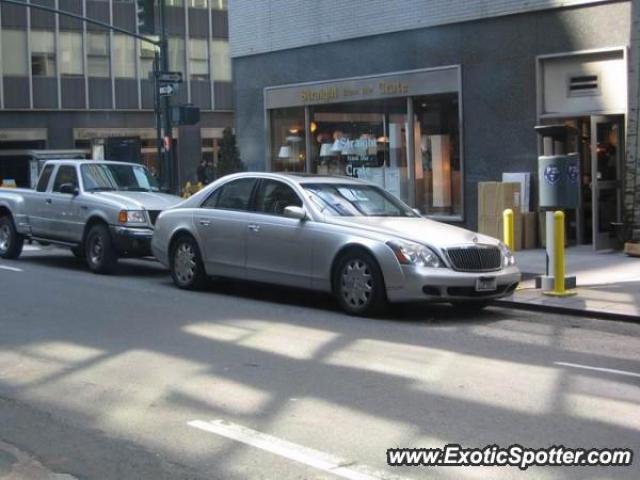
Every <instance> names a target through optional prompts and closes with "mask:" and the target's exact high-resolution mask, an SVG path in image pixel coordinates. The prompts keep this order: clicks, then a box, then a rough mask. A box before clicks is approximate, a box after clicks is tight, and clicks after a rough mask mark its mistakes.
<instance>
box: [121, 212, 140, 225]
mask: <svg viewBox="0 0 640 480" xmlns="http://www.w3.org/2000/svg"><path fill="white" fill-rule="evenodd" d="M118 223H147V216H146V215H145V213H144V210H120V213H119V214H118Z"/></svg>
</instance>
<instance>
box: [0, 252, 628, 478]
mask: <svg viewBox="0 0 640 480" xmlns="http://www.w3.org/2000/svg"><path fill="white" fill-rule="evenodd" d="M449 443H459V444H461V445H463V446H465V447H484V446H485V445H491V444H498V445H500V446H505V447H506V446H509V445H511V444H516V443H517V444H520V445H523V446H525V447H535V448H540V447H546V446H552V445H560V444H562V445H565V446H568V447H574V448H578V447H581V448H591V447H599V448H602V447H628V448H633V449H634V450H635V453H636V456H637V454H638V453H640V452H639V450H640V324H630V323H616V322H612V321H598V320H593V319H584V318H569V317H561V316H554V315H549V314H538V313H532V312H522V311H514V310H506V309H498V308H491V309H488V310H487V311H486V312H485V313H483V314H481V315H475V316H467V317H464V316H460V315H459V314H457V313H456V312H455V311H454V310H453V309H451V308H450V307H447V306H439V307H435V306H405V307H401V308H400V307H398V308H394V309H392V310H391V312H390V313H389V315H388V316H387V317H386V318H383V319H359V318H352V317H348V316H346V315H343V314H342V313H340V312H339V311H338V310H337V309H336V307H335V306H334V305H333V302H332V301H331V300H330V299H328V298H327V297H325V296H323V295H317V294H312V293H308V292H300V291H295V290H287V289H278V288H273V287H270V286H265V285H258V284H242V283H233V282H223V281H218V282H214V283H212V285H211V286H210V288H209V289H207V291H202V292H185V291H180V290H178V289H176V288H174V287H173V285H172V283H171V280H170V277H169V275H168V274H167V272H166V271H164V270H163V269H162V268H160V267H159V266H158V265H157V264H156V263H154V262H151V261H144V260H140V261H126V262H122V265H121V268H120V271H119V273H118V275H114V276H98V275H94V274H91V273H89V272H88V271H87V270H86V268H85V267H84V266H83V265H82V263H81V262H79V261H78V260H76V259H75V258H73V257H72V256H71V254H70V253H68V252H67V251H65V250H60V249H43V250H29V251H27V252H25V254H24V255H23V257H22V258H21V259H20V260H18V261H12V262H10V261H4V260H2V261H0V478H2V476H3V475H11V474H10V472H11V471H12V468H13V469H14V470H13V472H14V473H13V475H14V477H7V478H21V477H19V476H15V472H16V470H15V468H17V467H16V466H17V465H18V464H19V463H20V462H19V461H18V460H19V458H18V457H20V455H24V456H25V458H26V459H27V460H25V461H27V462H28V461H31V460H33V462H37V464H38V465H41V466H42V467H43V468H46V469H47V470H48V471H50V472H55V473H58V474H68V475H72V476H73V477H75V478H78V479H100V480H102V479H118V480H121V479H128V478H132V479H141V478H150V479H164V478H166V479H187V478H189V479H200V478H202V479H205V478H206V479H245V478H247V479H283V480H289V479H310V478H313V479H316V478H352V479H362V480H374V479H384V478H407V479H417V478H437V479H462V480H464V479H480V478H483V479H484V478H491V479H495V480H501V479H510V478H515V479H520V478H527V479H528V478H535V479H541V480H549V479H559V478H568V479H581V480H585V479H586V480H590V479H593V480H595V479H613V478H616V479H618V478H624V479H636V480H637V479H638V478H640V468H639V467H638V459H637V458H636V459H635V462H634V465H633V466H631V467H610V468H605V467H573V468H568V467H532V468H530V469H529V470H527V471H524V472H521V471H520V470H518V469H517V468H515V467H431V468H428V467H393V468H392V467H388V466H387V465H386V450H387V448H391V447H412V448H417V447H442V446H444V445H445V444H449ZM3 445H4V446H5V447H4V449H3ZM29 459H31V460H29ZM14 467H15V468H14ZM25 478H26V477H25ZM51 478H55V477H51ZM57 478H70V477H62V476H60V477H57Z"/></svg>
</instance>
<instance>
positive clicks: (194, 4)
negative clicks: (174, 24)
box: [188, 0, 215, 8]
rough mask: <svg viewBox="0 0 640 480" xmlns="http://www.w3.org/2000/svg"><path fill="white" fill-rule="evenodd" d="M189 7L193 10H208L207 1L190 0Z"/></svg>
mask: <svg viewBox="0 0 640 480" xmlns="http://www.w3.org/2000/svg"><path fill="white" fill-rule="evenodd" d="M214 3H215V0H214ZM188 5H189V7H191V8H207V0H189V3H188Z"/></svg>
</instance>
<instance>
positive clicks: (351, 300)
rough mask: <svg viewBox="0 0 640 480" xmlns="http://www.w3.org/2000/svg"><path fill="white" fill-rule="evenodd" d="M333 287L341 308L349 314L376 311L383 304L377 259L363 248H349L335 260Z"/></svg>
mask: <svg viewBox="0 0 640 480" xmlns="http://www.w3.org/2000/svg"><path fill="white" fill-rule="evenodd" d="M333 290H334V295H335V297H336V299H337V300H338V303H339V304H340V306H341V307H342V309H343V310H344V311H345V312H347V313H349V314H351V315H358V316H367V315H378V314H380V313H381V312H382V311H383V310H384V308H385V306H386V304H387V296H386V291H385V286H384V277H383V275H382V271H381V270H380V267H379V266H378V262H376V260H375V258H373V256H371V255H370V254H368V253H366V252H363V251H353V252H349V253H347V254H346V255H344V256H342V257H341V258H340V259H339V260H338V262H337V263H336V268H335V270H334V277H333Z"/></svg>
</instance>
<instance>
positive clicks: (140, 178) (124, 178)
mask: <svg viewBox="0 0 640 480" xmlns="http://www.w3.org/2000/svg"><path fill="white" fill-rule="evenodd" d="M81 172H82V182H83V184H84V189H85V191H87V192H104V191H109V190H125V191H131V192H157V191H158V190H159V188H158V184H157V182H156V179H155V178H154V177H153V176H152V175H151V174H150V173H149V171H148V170H147V169H146V168H145V167H143V166H142V165H128V164H126V163H123V164H121V165H120V164H114V163H96V164H85V165H82V167H81Z"/></svg>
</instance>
